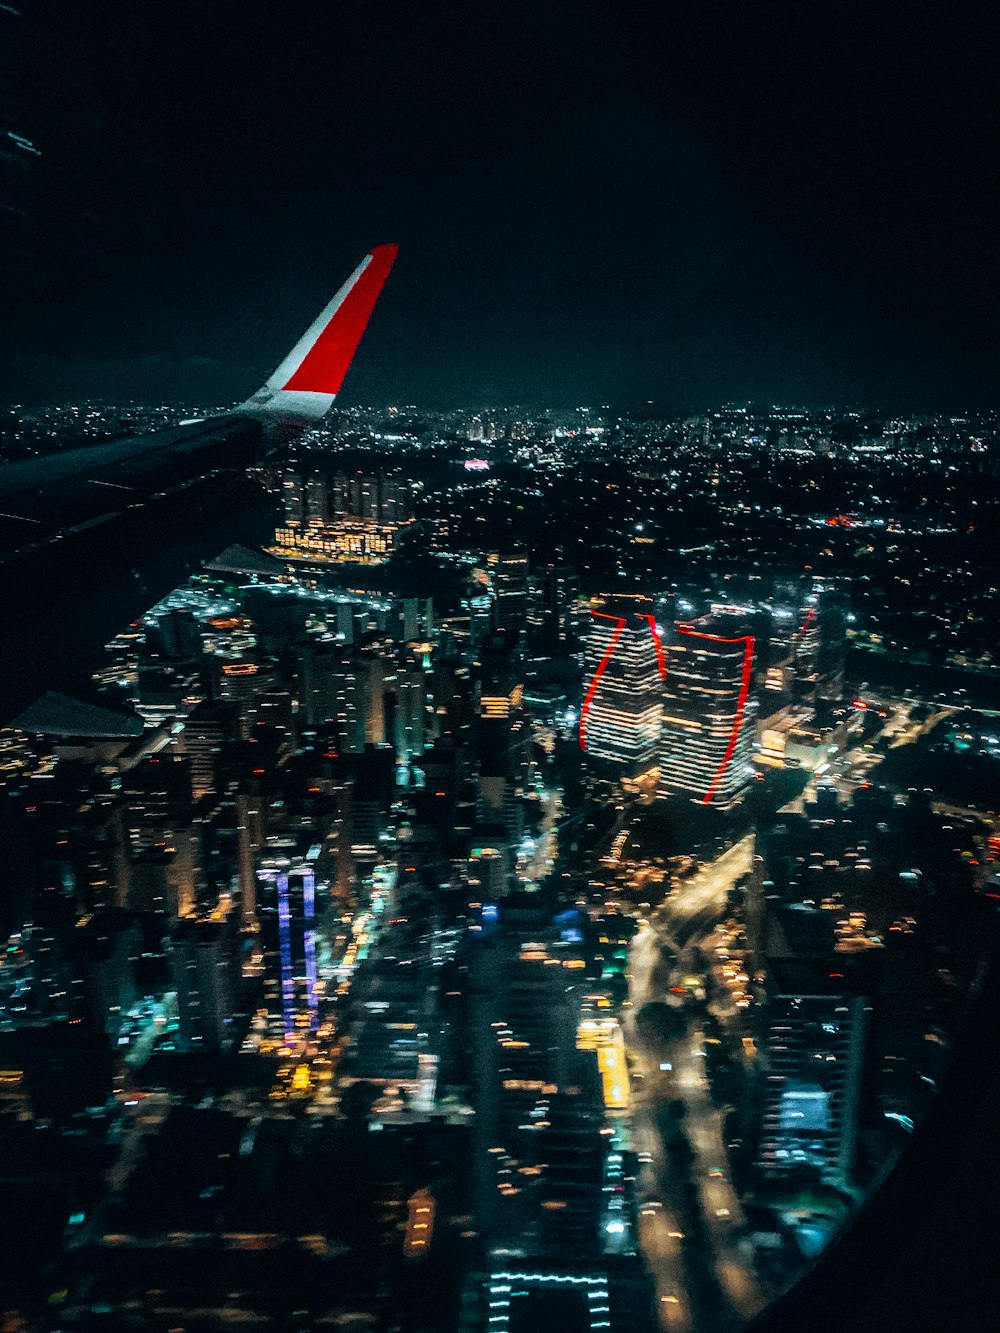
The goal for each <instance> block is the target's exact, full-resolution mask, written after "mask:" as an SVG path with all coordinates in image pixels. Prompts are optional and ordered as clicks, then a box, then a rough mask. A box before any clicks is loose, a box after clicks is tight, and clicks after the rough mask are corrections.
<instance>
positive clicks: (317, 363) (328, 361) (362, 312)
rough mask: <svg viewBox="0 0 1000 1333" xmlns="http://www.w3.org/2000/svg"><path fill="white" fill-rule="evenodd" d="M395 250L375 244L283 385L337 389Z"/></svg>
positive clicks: (306, 389)
mask: <svg viewBox="0 0 1000 1333" xmlns="http://www.w3.org/2000/svg"><path fill="white" fill-rule="evenodd" d="M398 253H399V247H398V246H396V245H377V246H376V247H375V249H374V250H373V251H372V252H371V254H370V255H369V263H368V264H366V265H365V267H364V269H363V270H362V271H361V273H360V274H359V275H358V278H357V280H356V281H355V283H354V285H353V287H351V288H350V290H349V291H348V292H347V294H346V295H345V297H344V299H343V300H342V301H341V303H340V305H339V306H338V307H337V309H336V310H335V311H334V314H333V316H332V318H331V319H330V321H329V323H328V324H327V325H326V327H325V328H324V329H323V331H322V333H321V334H320V335H319V337H318V338H317V339H316V341H315V342H314V343H313V345H312V347H310V349H309V351H308V352H307V353H306V354H305V357H304V358H303V360H302V362H301V363H300V365H299V367H298V369H297V370H296V371H295V372H294V373H293V374H292V377H291V378H290V379H289V380H288V382H287V383H286V384H284V385H282V388H284V389H296V390H299V391H301V392H305V393H326V394H335V393H338V392H339V390H340V386H341V384H343V382H344V376H345V375H346V374H347V370H348V367H349V366H350V364H351V361H352V360H353V358H354V353H355V352H356V351H357V348H358V343H359V342H360V341H361V335H362V334H363V333H364V331H365V327H366V326H367V324H368V320H369V318H370V317H371V313H372V310H373V309H374V308H375V302H376V301H377V300H378V298H379V293H380V292H381V291H382V288H383V287H384V286H385V280H386V278H387V277H388V276H389V270H390V269H391V268H392V266H393V263H394V261H395V259H396V255H397V254H398Z"/></svg>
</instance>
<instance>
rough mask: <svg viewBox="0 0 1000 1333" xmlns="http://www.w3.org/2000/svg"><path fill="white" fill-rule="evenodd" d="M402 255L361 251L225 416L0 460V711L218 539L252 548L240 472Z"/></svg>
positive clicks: (291, 422) (263, 502)
mask: <svg viewBox="0 0 1000 1333" xmlns="http://www.w3.org/2000/svg"><path fill="white" fill-rule="evenodd" d="M396 253H397V247H396V246H394V245H380V246H377V247H376V248H375V249H374V250H372V251H371V253H370V254H368V255H366V256H365V258H364V259H363V260H362V261H361V263H360V264H359V265H358V267H357V268H356V269H355V271H354V272H353V273H352V274H351V276H350V277H349V278H348V280H347V282H345V283H344V285H343V286H342V287H341V288H340V290H339V291H338V292H337V294H336V295H335V296H334V298H333V300H332V301H330V302H329V304H328V305H327V306H326V308H325V309H324V310H323V312H322V313H321V314H320V316H319V317H318V318H317V319H316V320H315V321H314V322H313V323H312V324H311V325H310V326H309V328H308V329H307V331H306V333H305V334H304V335H303V336H302V338H300V339H299V341H298V342H297V343H296V344H295V346H294V347H293V348H292V350H291V351H290V352H289V354H288V355H287V356H286V357H285V359H284V360H283V361H282V362H281V364H280V365H279V366H278V368H277V370H275V372H274V374H273V375H272V376H271V377H270V378H269V379H268V381H267V383H266V384H265V385H264V386H263V387H262V388H261V389H260V390H259V391H258V392H257V393H255V394H254V395H253V396H252V397H251V398H249V399H247V401H246V402H244V403H241V404H240V405H239V406H238V407H236V408H234V409H233V410H232V411H231V412H228V413H225V414H223V415H221V416H216V417H209V418H206V419H205V420H199V421H188V422H184V423H182V424H181V425H180V426H176V427H172V428H170V429H168V430H165V431H158V432H155V433H153V434H150V435H144V436H139V437H136V438H132V439H126V440H110V441H105V442H103V443H100V444H96V445H85V446H80V447H78V448H75V449H66V450H63V451H61V452H59V453H55V454H51V455H49V456H48V457H41V458H32V459H26V460H24V461H21V462H16V463H7V464H5V465H0V571H2V574H3V577H4V586H5V588H6V589H7V599H8V600H7V610H8V620H7V630H8V632H7V635H6V636H5V637H6V642H7V645H8V649H9V651H8V652H7V653H6V654H4V655H0V715H2V714H3V713H5V712H6V713H9V711H10V705H11V704H12V703H14V702H15V701H17V700H20V701H21V706H23V704H24V702H29V701H30V698H33V697H36V696H37V695H38V694H39V693H41V691H42V690H43V689H44V688H45V687H46V685H49V686H50V687H52V688H58V684H59V675H60V672H61V671H64V669H65V668H66V666H67V665H68V664H69V663H71V662H72V661H74V660H75V661H77V662H78V664H79V665H81V666H89V663H88V662H86V661H85V659H86V658H87V657H88V655H89V653H91V652H94V651H96V650H97V649H98V648H99V647H100V644H101V643H103V642H105V641H106V640H107V639H108V638H110V637H111V636H112V635H113V634H114V633H115V632H116V630H117V629H120V628H122V627H123V626H124V625H127V624H128V623H129V621H130V620H131V619H132V618H133V617H134V616H135V615H138V614H140V613H141V612H142V611H144V610H145V609H146V608H147V607H149V606H151V605H152V604H153V603H154V602H155V601H157V600H158V599H159V598H160V597H162V596H164V595H165V594H166V593H167V592H168V591H169V590H170V588H171V587H173V586H176V584H177V583H178V582H180V581H182V580H183V578H184V577H185V576H186V574H188V573H190V572H191V570H192V569H195V568H197V567H198V565H199V564H200V563H201V562H202V561H204V560H207V559H209V558H210V557H211V556H212V555H214V554H216V553H217V552H218V551H219V550H221V549H222V548H223V547H224V546H227V545H229V544H230V543H232V542H234V541H238V542H244V543H247V544H250V545H252V544H254V540H255V539H254V535H253V534H254V533H255V532H257V531H258V529H260V524H261V522H262V521H266V520H262V511H263V510H264V509H266V508H269V504H270V502H269V501H268V498H267V497H266V496H264V494H263V492H262V491H261V488H260V487H259V486H258V485H256V484H254V483H252V482H251V481H249V480H248V479H247V477H246V475H245V474H246V469H247V468H248V467H249V466H250V465H252V464H255V463H260V462H261V461H263V459H264V458H265V457H266V455H267V453H268V451H269V450H270V449H271V447H272V446H273V445H275V444H277V443H281V442H286V441H288V440H289V439H292V438H294V437H295V436H297V435H299V434H301V433H302V432H303V431H304V430H306V429H308V428H309V427H310V426H313V425H315V424H316V422H317V421H318V420H320V418H321V417H322V416H323V414H324V413H325V412H326V411H327V410H328V409H329V407H330V405H331V403H332V402H333V400H334V397H335V396H336V394H337V393H338V391H339V390H340V387H341V384H342V383H343V380H344V376H345V375H346V373H347V370H348V367H349V366H350V364H351V361H352V359H353V357H354V353H355V351H356V350H357V346H358V343H359V342H360V341H361V337H362V334H363V333H364V331H365V327H366V325H367V323H368V320H369V317H370V316H371V313H372V310H373V309H374V306H375V302H376V301H377V299H378V297H379V294H380V293H381V291H382V288H383V286H384V285H385V280H386V278H387V277H388V275H389V270H390V269H391V268H392V265H393V262H394V260H395V258H396ZM256 540H260V537H259V536H258V537H257V538H256ZM102 636H103V637H102Z"/></svg>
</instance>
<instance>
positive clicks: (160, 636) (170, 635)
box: [144, 609, 202, 662]
mask: <svg viewBox="0 0 1000 1333" xmlns="http://www.w3.org/2000/svg"><path fill="white" fill-rule="evenodd" d="M144 655H148V656H157V657H165V658H169V659H170V660H171V661H183V662H190V661H196V660H197V659H198V658H200V657H201V655H202V639H201V630H200V628H199V626H198V622H197V620H196V619H195V618H194V616H193V615H192V613H191V612H190V611H182V610H178V609H174V610H172V611H167V612H165V613H164V614H163V615H162V616H158V617H157V619H156V623H155V624H153V625H149V626H147V628H146V643H145V654H144Z"/></svg>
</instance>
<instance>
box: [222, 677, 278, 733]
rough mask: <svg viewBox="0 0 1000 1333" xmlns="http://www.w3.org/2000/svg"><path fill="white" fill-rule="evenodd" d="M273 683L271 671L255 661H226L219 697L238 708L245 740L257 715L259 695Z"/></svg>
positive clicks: (241, 730)
mask: <svg viewBox="0 0 1000 1333" xmlns="http://www.w3.org/2000/svg"><path fill="white" fill-rule="evenodd" d="M273 683H274V676H273V674H272V672H270V671H268V670H267V669H266V668H265V667H260V666H258V665H257V663H256V662H227V663H226V664H225V666H224V667H223V668H222V676H221V678H220V680H219V697H220V698H221V699H224V700H225V701H226V702H227V703H234V704H236V705H237V706H238V708H239V710H240V737H241V738H242V739H243V740H246V739H247V737H248V736H249V735H250V733H251V732H252V731H253V728H254V724H255V723H256V721H257V717H258V704H259V702H260V697H261V695H262V694H264V693H265V692H266V691H267V690H269V689H270V687H271V685H272V684H273Z"/></svg>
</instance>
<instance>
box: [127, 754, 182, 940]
mask: <svg viewBox="0 0 1000 1333" xmlns="http://www.w3.org/2000/svg"><path fill="white" fill-rule="evenodd" d="M187 770H188V766H187V764H185V762H184V761H183V760H182V759H181V758H179V757H177V756H173V757H171V756H170V755H168V754H159V755H150V756H149V757H148V758H146V759H145V760H143V761H142V763H139V764H136V766H135V767H134V768H132V769H131V770H130V771H129V772H127V773H124V774H123V775H122V777H121V791H120V800H121V825H120V828H121V841H120V855H119V856H118V857H117V858H116V875H115V877H116V880H117V881H118V900H119V901H121V902H125V903H127V904H128V906H129V907H130V908H131V909H132V910H133V911H136V912H158V913H162V914H165V915H167V916H169V917H176V916H188V915H190V914H191V913H192V912H193V911H194V910H195V905H196V903H197V899H198V888H199V885H200V883H201V879H202V874H201V843H200V836H199V831H198V829H197V828H196V826H195V824H194V822H193V819H192V811H191V804H190V799H191V791H190V786H189V781H190V779H189V776H188V771H187Z"/></svg>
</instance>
